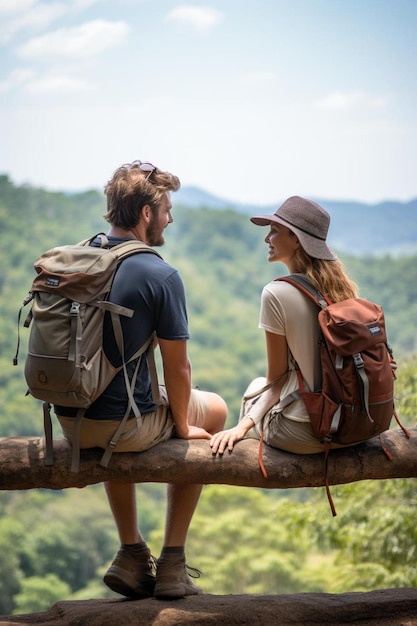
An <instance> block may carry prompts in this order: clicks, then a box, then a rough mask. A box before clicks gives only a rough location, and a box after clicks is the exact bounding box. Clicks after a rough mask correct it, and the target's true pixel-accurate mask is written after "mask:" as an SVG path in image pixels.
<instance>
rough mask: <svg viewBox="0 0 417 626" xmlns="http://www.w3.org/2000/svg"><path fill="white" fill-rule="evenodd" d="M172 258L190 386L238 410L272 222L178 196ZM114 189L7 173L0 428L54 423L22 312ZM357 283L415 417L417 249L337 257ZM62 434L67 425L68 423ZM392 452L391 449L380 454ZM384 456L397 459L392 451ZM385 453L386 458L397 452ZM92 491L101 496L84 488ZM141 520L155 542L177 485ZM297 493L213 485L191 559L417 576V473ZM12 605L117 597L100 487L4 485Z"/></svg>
mask: <svg viewBox="0 0 417 626" xmlns="http://www.w3.org/2000/svg"><path fill="white" fill-rule="evenodd" d="M172 199H173V203H174V210H173V217H174V222H173V224H171V225H170V226H169V227H168V230H167V231H166V245H165V246H164V248H163V249H162V250H161V252H162V253H163V256H164V258H165V259H166V260H167V261H168V262H169V263H171V264H172V265H174V266H175V267H177V268H178V269H179V271H180V273H181V275H182V277H183V280H184V283H185V287H186V292H187V301H188V314H189V322H190V332H191V341H190V342H189V352H190V358H191V361H192V365H193V383H194V384H195V385H197V386H199V387H200V388H205V389H208V390H213V391H217V392H219V393H220V394H221V395H223V396H224V398H225V399H226V400H227V403H228V406H229V418H228V424H229V425H232V424H234V423H235V421H236V419H237V415H238V411H239V405H240V398H241V395H242V393H243V391H244V389H245V387H246V386H247V384H248V382H249V381H250V380H251V379H252V378H254V377H255V376H258V375H262V374H264V372H265V354H264V348H265V346H264V337H263V333H262V332H261V331H260V330H259V329H258V327H257V326H258V312H259V302H260V294H261V290H262V287H263V285H264V284H265V283H267V282H268V281H269V280H271V279H272V278H274V277H276V276H279V275H280V274H282V273H283V272H284V267H283V266H280V265H273V264H268V263H267V261H266V258H267V247H266V245H265V243H264V241H263V238H264V236H265V235H266V230H264V229H260V228H257V227H254V226H253V225H252V224H251V223H250V221H249V219H248V217H247V216H245V215H243V214H241V213H238V212H236V211H234V210H232V209H230V210H215V209H209V208H204V207H196V208H194V209H192V208H188V207H182V206H180V205H176V204H175V194H173V198H172ZM104 212H105V200H104V196H103V195H102V194H101V193H99V192H98V191H95V190H90V191H86V192H84V193H78V194H65V193H58V192H49V191H47V190H44V189H36V188H32V187H29V186H16V185H14V184H13V182H12V181H11V180H10V179H9V178H8V176H6V175H3V176H0V239H1V246H0V255H1V263H2V267H3V272H2V275H1V277H0V306H1V325H0V365H1V366H0V406H1V412H0V436H1V437H9V436H31V435H41V434H42V411H41V406H40V403H39V402H38V401H36V400H34V399H33V398H31V397H27V396H26V395H25V392H26V388H25V382H24V376H23V364H24V356H25V348H26V340H27V331H26V329H22V328H21V329H20V339H21V345H20V353H19V365H18V366H17V367H13V366H12V360H13V357H14V355H15V352H16V347H17V338H18V332H17V331H18V323H17V322H18V311H19V307H20V305H21V303H22V301H23V299H24V298H25V296H26V295H27V292H28V291H29V289H30V285H31V281H32V279H33V276H34V270H33V263H34V260H35V259H36V257H37V256H38V255H39V254H40V253H41V252H43V251H44V250H46V249H48V248H51V247H54V246H56V245H63V244H66V243H74V242H76V241H79V240H81V239H84V238H86V237H89V236H92V235H94V234H95V233H97V232H101V231H105V230H106V229H107V224H106V222H105V221H104V220H103V218H102V215H103V214H104ZM340 257H341V259H342V260H343V262H344V264H345V266H346V268H347V269H348V271H349V273H350V274H351V276H352V277H353V278H354V280H355V281H356V282H357V284H358V285H359V288H360V294H361V295H362V296H363V297H365V298H368V299H371V300H374V301H376V302H378V303H380V304H381V305H382V306H383V307H384V311H385V315H386V322H387V329H388V335H389V340H390V343H391V345H392V347H393V350H394V355H395V357H396V359H397V361H398V380H397V383H396V406H397V411H398V413H399V414H400V417H401V420H402V422H403V423H404V425H407V426H415V425H416V415H417V338H416V321H417V258H416V257H398V258H394V257H390V256H386V257H383V258H381V257H374V256H373V255H372V251H371V250H370V251H369V254H368V255H367V256H366V257H357V256H345V255H340ZM55 436H60V431H59V428H58V425H57V424H55ZM382 458H383V459H385V457H382ZM382 462H385V460H383V461H382ZM386 462H388V461H386ZM87 492H88V493H87ZM137 492H138V503H139V519H140V524H141V527H142V529H143V531H144V534H145V536H146V539H147V541H148V543H149V545H150V546H151V549H152V551H153V553H154V554H155V555H156V556H158V554H159V550H160V548H161V543H162V536H163V524H164V513H165V486H164V485H159V484H143V485H138V486H137ZM332 494H333V496H334V498H335V501H336V502H337V510H338V515H337V517H336V518H332V516H331V513H330V510H329V507H328V503H327V499H326V495H325V492H324V490H323V489H298V490H291V491H278V490H275V491H274V490H261V489H254V488H250V489H249V488H243V487H231V486H227V485H226V486H217V485H210V486H207V487H205V488H204V490H203V495H202V497H201V500H200V503H199V506H198V509H197V512H196V514H195V517H194V519H193V523H192V527H191V531H190V536H189V541H188V546H187V559H188V562H189V563H190V565H193V566H195V567H198V568H199V569H200V570H202V572H203V577H202V578H201V579H200V581H199V584H200V585H201V586H202V587H203V589H204V591H205V592H207V593H213V594H242V593H251V594H276V593H294V592H308V591H314V592H328V593H343V592H348V591H364V590H371V589H381V588H387V587H416V586H417V565H416V563H417V554H416V552H417V522H416V518H415V506H416V500H417V486H416V481H415V480H402V479H401V480H395V481H366V482H361V483H355V484H352V485H344V486H337V487H334V488H332ZM0 503H1V507H0V553H1V555H2V558H1V560H0V614H3V615H6V614H13V613H14V614H17V613H25V612H35V611H42V610H45V609H47V608H48V607H49V606H51V605H52V604H53V603H54V602H56V601H58V600H69V599H82V598H83V599H84V598H93V597H94V598H104V597H114V594H112V593H111V592H110V591H109V590H107V588H106V587H105V586H104V584H103V583H102V581H101V578H102V575H103V574H104V572H105V571H106V569H107V567H108V565H109V563H110V561H111V560H112V558H113V556H114V554H115V552H116V551H117V549H118V539H117V534H116V530H115V528H114V524H113V519H112V516H111V514H110V511H109V509H108V505H107V501H106V498H105V495H104V489H103V486H102V485H96V486H90V487H86V488H84V489H82V490H73V489H69V490H65V491H62V492H61V491H60V492H54V491H48V490H32V491H27V492H8V491H6V492H0Z"/></svg>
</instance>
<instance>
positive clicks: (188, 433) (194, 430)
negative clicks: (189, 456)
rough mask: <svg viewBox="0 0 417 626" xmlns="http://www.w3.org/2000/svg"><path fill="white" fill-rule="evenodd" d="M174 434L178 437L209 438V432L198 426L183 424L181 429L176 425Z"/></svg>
mask: <svg viewBox="0 0 417 626" xmlns="http://www.w3.org/2000/svg"><path fill="white" fill-rule="evenodd" d="M175 434H176V436H177V437H178V439H211V435H210V433H208V432H207V431H206V430H204V428H200V427H199V426H192V425H190V424H185V425H184V426H183V427H182V428H181V430H179V429H178V426H176V430H175Z"/></svg>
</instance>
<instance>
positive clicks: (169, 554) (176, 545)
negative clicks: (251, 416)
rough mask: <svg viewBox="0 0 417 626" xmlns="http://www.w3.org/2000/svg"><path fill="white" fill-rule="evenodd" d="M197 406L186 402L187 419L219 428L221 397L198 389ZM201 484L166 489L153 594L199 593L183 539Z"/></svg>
mask: <svg viewBox="0 0 417 626" xmlns="http://www.w3.org/2000/svg"><path fill="white" fill-rule="evenodd" d="M198 395H199V396H200V400H201V403H200V409H201V410H194V411H193V408H195V407H193V402H191V403H190V415H189V422H190V424H193V425H198V426H201V427H202V428H205V429H206V430H207V431H208V432H209V433H210V434H214V433H216V432H218V431H219V430H221V429H222V428H223V426H224V423H225V421H226V417H227V406H226V403H225V402H224V400H223V399H222V398H221V397H220V396H218V395H217V394H214V393H209V392H203V391H200V392H199V394H198ZM201 490H202V485H193V484H191V485H188V484H186V485H182V484H170V485H168V488H167V515H166V525H165V538H164V546H163V548H162V552H161V556H160V558H159V559H158V566H157V579H156V581H157V582H156V586H155V592H154V595H155V596H156V597H161V598H163V597H166V598H180V597H183V596H187V595H195V594H198V593H201V589H200V588H199V587H197V586H196V585H194V583H193V582H192V580H191V579H190V577H189V575H188V574H187V571H186V567H185V542H186V539H187V534H188V529H189V526H190V524H191V520H192V517H193V514H194V511H195V509H196V506H197V503H198V499H199V497H200V494H201Z"/></svg>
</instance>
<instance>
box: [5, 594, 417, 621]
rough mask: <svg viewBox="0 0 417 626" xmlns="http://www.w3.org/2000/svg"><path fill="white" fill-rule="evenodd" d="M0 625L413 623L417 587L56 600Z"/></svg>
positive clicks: (416, 610) (415, 612) (416, 613)
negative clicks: (167, 598)
mask: <svg viewBox="0 0 417 626" xmlns="http://www.w3.org/2000/svg"><path fill="white" fill-rule="evenodd" d="M0 624H1V625H2V626H6V625H10V626H12V625H14V626H16V625H18V624H20V625H21V626H23V625H25V624H37V625H38V626H52V625H53V626H76V625H77V626H115V625H117V624H123V626H130V625H131V624H132V625H133V624H135V625H140V626H151V625H152V626H171V625H172V624H177V625H178V626H180V625H181V626H184V625H187V624H198V625H199V626H201V625H202V626H204V625H205V624H207V625H209V624H210V625H216V626H217V625H221V626H232V625H237V624H240V625H244V624H246V625H247V626H254V625H255V624H265V625H266V626H269V625H275V624H276V625H277V626H278V625H279V626H325V625H326V624H329V625H331V626H342V625H343V626H345V625H346V624H362V626H417V589H383V590H378V591H369V592H360V593H344V594H327V593H296V594H283V595H270V596H254V595H227V596H218V595H209V594H207V595H206V594H203V595H201V596H191V597H188V598H184V599H181V600H170V601H162V600H156V599H155V598H150V599H148V600H126V599H115V600H86V601H79V602H75V601H72V602H57V603H56V604H54V605H53V606H52V607H51V608H50V609H49V611H46V612H45V613H36V614H32V615H20V616H19V615H14V616H10V617H7V616H3V617H0Z"/></svg>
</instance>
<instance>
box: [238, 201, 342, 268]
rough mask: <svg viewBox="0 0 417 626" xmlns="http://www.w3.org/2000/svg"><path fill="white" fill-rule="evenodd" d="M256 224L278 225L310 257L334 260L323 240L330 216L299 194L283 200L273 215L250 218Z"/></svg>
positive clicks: (331, 251)
mask: <svg viewBox="0 0 417 626" xmlns="http://www.w3.org/2000/svg"><path fill="white" fill-rule="evenodd" d="M250 220H251V222H253V223H254V224H257V225H258V226H270V225H271V224H281V225H282V226H286V227H287V228H289V229H290V230H291V231H292V232H293V233H295V234H296V235H297V237H298V239H299V241H300V244H301V245H302V247H303V248H304V250H305V251H306V252H307V254H309V255H310V256H311V257H313V258H314V259H324V260H326V261H335V260H336V259H337V256H336V255H335V253H334V252H333V250H332V249H331V248H329V246H328V245H327V243H326V238H327V232H328V230H329V225H330V216H329V214H328V213H327V211H325V210H324V209H323V208H322V207H321V206H320V205H318V204H317V203H316V202H312V201H311V200H305V198H301V197H300V196H291V198H288V199H287V200H285V202H284V203H283V204H281V206H280V207H279V209H277V211H276V212H275V213H274V215H256V216H255V217H251V218H250Z"/></svg>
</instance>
